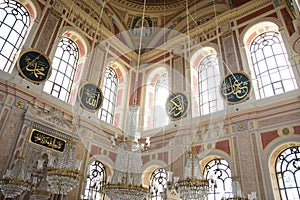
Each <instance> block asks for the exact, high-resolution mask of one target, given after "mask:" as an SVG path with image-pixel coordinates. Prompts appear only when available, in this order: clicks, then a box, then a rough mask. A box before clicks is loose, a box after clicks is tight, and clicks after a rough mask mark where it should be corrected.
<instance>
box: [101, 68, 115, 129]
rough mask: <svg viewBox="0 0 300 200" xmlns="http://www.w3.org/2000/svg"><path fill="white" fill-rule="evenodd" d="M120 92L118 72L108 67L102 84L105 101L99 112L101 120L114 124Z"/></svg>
mask: <svg viewBox="0 0 300 200" xmlns="http://www.w3.org/2000/svg"><path fill="white" fill-rule="evenodd" d="M117 92H118V76H117V73H116V71H115V70H114V69H113V68H112V67H110V66H108V67H107V68H106V71H105V75H104V80H103V83H102V93H103V96H104V101H103V105H102V108H101V109H100V111H99V118H100V119H101V120H103V121H105V122H107V123H111V124H112V123H113V119H114V111H115V104H116V98H117Z"/></svg>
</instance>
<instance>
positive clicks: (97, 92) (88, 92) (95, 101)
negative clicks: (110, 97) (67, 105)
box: [78, 83, 104, 112]
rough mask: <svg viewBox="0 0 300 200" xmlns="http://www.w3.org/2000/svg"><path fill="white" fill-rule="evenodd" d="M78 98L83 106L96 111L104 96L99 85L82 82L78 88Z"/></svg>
mask: <svg viewBox="0 0 300 200" xmlns="http://www.w3.org/2000/svg"><path fill="white" fill-rule="evenodd" d="M78 98H79V101H80V104H81V106H82V107H83V108H85V109H86V110H88V111H91V112H96V111H97V110H99V109H100V108H101V106H102V103H103V98H104V97H103V94H102V91H101V89H100V88H99V87H97V86H96V85H94V84H92V83H84V84H83V85H81V87H80V89H79V92H78Z"/></svg>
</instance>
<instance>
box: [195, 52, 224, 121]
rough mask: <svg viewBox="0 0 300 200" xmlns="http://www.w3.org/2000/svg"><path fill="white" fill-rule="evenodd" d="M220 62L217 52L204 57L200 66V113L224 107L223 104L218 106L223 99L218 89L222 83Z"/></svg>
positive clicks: (203, 113)
mask: <svg viewBox="0 0 300 200" xmlns="http://www.w3.org/2000/svg"><path fill="white" fill-rule="evenodd" d="M219 74H220V70H219V62H218V57H217V55H216V54H211V55H208V56H206V57H204V58H203V59H202V60H201V62H200V64H199V67H198V82H199V98H200V100H199V102H200V112H201V113H200V114H201V115H206V114H210V113H213V112H216V111H218V110H222V109H224V105H223V104H219V106H218V107H216V104H217V102H218V101H219V102H220V100H221V96H220V93H219V91H218V88H219V85H220V75H219Z"/></svg>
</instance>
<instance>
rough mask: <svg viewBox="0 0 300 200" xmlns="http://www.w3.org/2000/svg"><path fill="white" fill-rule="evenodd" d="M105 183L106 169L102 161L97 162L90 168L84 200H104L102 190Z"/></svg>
mask: <svg viewBox="0 0 300 200" xmlns="http://www.w3.org/2000/svg"><path fill="white" fill-rule="evenodd" d="M105 181H106V171H105V167H104V165H103V164H102V163H101V162H100V161H98V160H95V161H94V162H92V163H91V164H90V165H89V166H88V171H87V179H86V187H85V190H84V196H83V199H94V200H101V199H103V197H104V195H103V194H102V193H101V188H102V186H103V184H104V182H105Z"/></svg>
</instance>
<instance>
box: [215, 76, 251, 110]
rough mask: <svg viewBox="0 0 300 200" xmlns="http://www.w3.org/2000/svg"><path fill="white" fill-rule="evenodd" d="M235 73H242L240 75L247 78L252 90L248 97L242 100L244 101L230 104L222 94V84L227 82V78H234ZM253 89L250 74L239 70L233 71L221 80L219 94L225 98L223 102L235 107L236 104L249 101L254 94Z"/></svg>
mask: <svg viewBox="0 0 300 200" xmlns="http://www.w3.org/2000/svg"><path fill="white" fill-rule="evenodd" d="M234 73H240V74H243V75H245V76H246V77H247V78H248V80H249V84H250V90H249V91H248V94H247V95H246V97H245V98H244V99H242V100H240V101H238V102H228V100H227V99H226V98H224V97H223V94H222V88H221V87H222V83H223V82H224V80H225V79H226V78H227V77H229V76H232V75H233V74H234ZM252 88H253V86H252V80H251V76H250V75H249V74H248V73H246V72H245V71H238V70H235V71H231V72H229V73H227V74H226V75H225V77H224V78H223V79H222V80H221V82H220V87H219V92H220V95H221V97H222V98H223V100H225V102H227V103H228V104H229V105H234V104H239V103H242V102H244V101H246V100H248V99H249V96H250V94H251V93H252Z"/></svg>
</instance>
